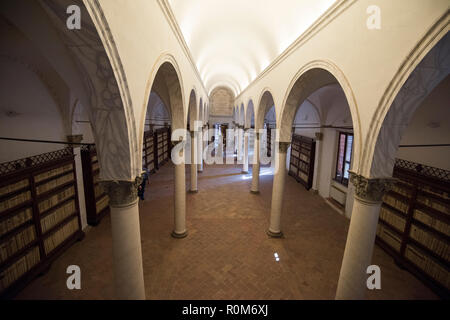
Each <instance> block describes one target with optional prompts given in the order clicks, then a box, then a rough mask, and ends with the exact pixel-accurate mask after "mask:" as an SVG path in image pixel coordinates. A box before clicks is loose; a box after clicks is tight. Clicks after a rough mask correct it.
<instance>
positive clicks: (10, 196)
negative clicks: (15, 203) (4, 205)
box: [0, 185, 31, 202]
mask: <svg viewBox="0 0 450 320" xmlns="http://www.w3.org/2000/svg"><path fill="white" fill-rule="evenodd" d="M29 190H31V188H30V185H28V186H26V187H23V188H20V189H17V190H15V191H12V192H10V193H6V194H4V195H2V196H0V202H3V201H5V200H7V199H8V198H13V197H15V196H17V195H19V194H21V193H23V192H26V191H29Z"/></svg>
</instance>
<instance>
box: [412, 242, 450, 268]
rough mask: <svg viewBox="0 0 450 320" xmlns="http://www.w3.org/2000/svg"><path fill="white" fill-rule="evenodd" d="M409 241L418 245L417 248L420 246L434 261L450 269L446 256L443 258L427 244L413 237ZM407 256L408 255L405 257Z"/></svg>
mask: <svg viewBox="0 0 450 320" xmlns="http://www.w3.org/2000/svg"><path fill="white" fill-rule="evenodd" d="M409 242H410V244H412V245H414V246H416V247H417V248H419V249H420V250H421V251H423V252H424V253H425V254H426V255H427V256H428V257H430V258H431V259H432V260H433V261H434V262H436V263H438V264H439V265H441V266H442V267H444V268H446V269H447V270H450V265H449V262H448V261H446V260H445V259H444V258H442V257H441V256H439V255H437V254H436V253H434V252H433V251H431V250H430V249H429V248H428V247H426V246H425V245H423V244H421V243H420V242H419V241H417V240H414V239H412V238H409ZM405 258H406V257H405Z"/></svg>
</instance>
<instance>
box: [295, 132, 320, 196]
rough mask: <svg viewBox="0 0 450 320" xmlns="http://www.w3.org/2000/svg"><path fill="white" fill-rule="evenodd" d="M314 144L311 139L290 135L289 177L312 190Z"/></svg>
mask: <svg viewBox="0 0 450 320" xmlns="http://www.w3.org/2000/svg"><path fill="white" fill-rule="evenodd" d="M315 153H316V142H315V140H314V139H312V138H308V137H304V136H301V135H298V134H293V135H292V144H291V158H290V162H289V163H290V164H289V175H290V176H292V177H294V178H295V179H296V180H297V182H300V183H301V184H303V185H304V186H305V188H306V189H307V190H309V189H311V188H312V183H313V177H314V160H315Z"/></svg>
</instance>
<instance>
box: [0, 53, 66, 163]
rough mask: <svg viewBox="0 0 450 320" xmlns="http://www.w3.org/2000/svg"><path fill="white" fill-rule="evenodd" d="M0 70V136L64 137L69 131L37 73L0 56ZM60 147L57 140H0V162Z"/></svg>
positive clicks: (57, 138)
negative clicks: (53, 141) (42, 141)
mask: <svg viewBox="0 0 450 320" xmlns="http://www.w3.org/2000/svg"><path fill="white" fill-rule="evenodd" d="M0 70H1V72H0V136H2V137H9V138H22V139H41V140H57V141H66V135H67V134H69V133H67V132H66V130H65V127H64V124H63V119H62V116H61V114H60V112H59V109H58V106H57V105H56V103H55V101H54V99H53V98H52V96H51V95H50V93H49V91H48V89H47V88H46V86H45V85H44V84H43V83H42V81H41V80H40V79H39V77H38V76H37V75H36V74H35V73H34V72H33V71H31V70H29V69H27V68H26V67H25V66H23V65H21V64H17V63H11V62H10V61H4V60H1V59H0ZM25 88H26V90H24V89H25ZM11 112H12V114H11ZM8 114H9V115H8ZM64 147H65V146H64V145H60V144H47V143H33V142H16V141H5V140H0V150H1V152H0V162H8V161H12V160H17V159H21V158H25V157H28V156H32V155H38V154H42V153H45V152H50V151H55V150H59V149H63V148H64Z"/></svg>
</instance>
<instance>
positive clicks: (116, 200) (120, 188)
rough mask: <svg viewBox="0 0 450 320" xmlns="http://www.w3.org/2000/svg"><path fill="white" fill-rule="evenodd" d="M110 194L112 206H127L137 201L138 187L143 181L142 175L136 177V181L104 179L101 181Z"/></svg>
mask: <svg viewBox="0 0 450 320" xmlns="http://www.w3.org/2000/svg"><path fill="white" fill-rule="evenodd" d="M100 183H101V185H102V187H103V188H104V190H105V192H106V193H107V194H108V196H109V205H110V206H111V207H116V208H120V207H126V206H129V205H132V204H134V203H135V202H137V198H138V187H139V185H140V184H141V183H142V177H136V179H135V181H133V182H131V181H102V182H100Z"/></svg>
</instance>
